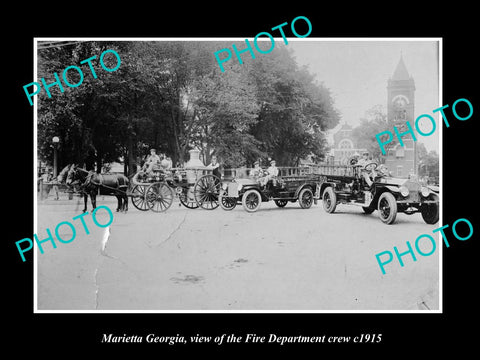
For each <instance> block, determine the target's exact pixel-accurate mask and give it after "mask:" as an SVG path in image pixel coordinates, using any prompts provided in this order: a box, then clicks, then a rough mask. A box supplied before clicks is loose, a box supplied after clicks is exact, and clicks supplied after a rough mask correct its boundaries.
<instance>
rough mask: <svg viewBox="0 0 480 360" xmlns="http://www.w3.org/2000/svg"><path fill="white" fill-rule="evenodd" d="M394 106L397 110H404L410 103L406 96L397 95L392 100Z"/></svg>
mask: <svg viewBox="0 0 480 360" xmlns="http://www.w3.org/2000/svg"><path fill="white" fill-rule="evenodd" d="M392 103H393V106H394V107H395V108H397V109H404V108H405V106H407V104H409V103H410V101H409V100H408V98H407V97H406V96H405V95H397V96H395V97H394V98H393V99H392Z"/></svg>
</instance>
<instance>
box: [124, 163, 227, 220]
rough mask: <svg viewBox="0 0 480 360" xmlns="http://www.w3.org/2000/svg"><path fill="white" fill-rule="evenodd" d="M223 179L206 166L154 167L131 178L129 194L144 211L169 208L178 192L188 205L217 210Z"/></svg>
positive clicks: (158, 210) (189, 206) (181, 200)
mask: <svg viewBox="0 0 480 360" xmlns="http://www.w3.org/2000/svg"><path fill="white" fill-rule="evenodd" d="M220 181H221V180H220V179H219V178H218V177H216V176H215V175H213V174H212V170H210V169H205V168H188V169H183V168H173V169H170V170H158V169H157V170H154V171H153V173H151V174H148V173H146V172H143V171H140V172H138V173H137V174H135V176H134V177H133V178H132V187H131V190H130V191H129V192H128V196H130V197H131V198H132V203H133V205H134V206H135V207H136V208H137V209H138V210H141V211H146V210H152V211H155V212H163V211H166V210H167V209H168V208H170V206H171V205H172V203H173V199H174V198H175V193H176V194H177V196H178V198H179V200H180V203H181V204H182V205H183V206H185V207H187V208H189V209H196V208H198V207H201V208H202V209H206V210H213V209H216V208H217V207H218V205H219V203H218V194H219V191H220Z"/></svg>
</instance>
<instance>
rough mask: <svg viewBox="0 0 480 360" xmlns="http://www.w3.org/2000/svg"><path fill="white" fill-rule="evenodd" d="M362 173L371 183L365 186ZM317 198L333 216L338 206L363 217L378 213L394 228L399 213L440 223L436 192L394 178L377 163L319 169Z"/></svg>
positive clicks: (426, 187) (414, 183)
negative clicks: (356, 210) (348, 207)
mask: <svg viewBox="0 0 480 360" xmlns="http://www.w3.org/2000/svg"><path fill="white" fill-rule="evenodd" d="M362 171H365V172H366V174H367V175H368V176H369V177H370V179H371V180H372V181H373V183H372V184H371V185H368V184H367V182H366V179H365V178H364V175H363V173H362ZM315 172H316V173H321V174H322V176H321V177H320V181H321V184H320V194H321V197H322V201H323V208H324V209H325V211H326V212H327V213H333V212H334V211H335V208H336V206H337V204H349V205H356V206H360V207H362V209H363V211H364V212H365V213H366V214H371V213H372V212H374V211H375V210H378V214H379V216H380V220H381V221H383V222H384V223H385V224H393V223H394V222H395V219H396V216H397V213H398V212H402V213H405V214H407V215H411V214H414V213H417V212H420V213H421V215H422V218H423V220H424V221H425V222H426V223H427V224H435V223H436V222H437V221H438V219H439V188H438V187H437V186H432V185H422V184H420V183H419V182H418V181H415V180H412V179H404V178H395V177H391V176H389V175H387V174H386V173H384V172H383V171H382V170H381V169H377V164H376V163H370V164H367V165H366V166H365V167H363V169H362V168H361V167H359V166H333V165H331V166H321V167H317V168H316V169H315Z"/></svg>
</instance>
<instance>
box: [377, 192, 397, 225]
mask: <svg viewBox="0 0 480 360" xmlns="http://www.w3.org/2000/svg"><path fill="white" fill-rule="evenodd" d="M378 213H379V215H380V220H382V222H384V223H385V224H387V225H390V224H393V223H394V221H395V218H396V217H397V200H396V199H395V196H393V195H392V194H391V193H389V192H384V193H383V194H382V195H380V199H378Z"/></svg>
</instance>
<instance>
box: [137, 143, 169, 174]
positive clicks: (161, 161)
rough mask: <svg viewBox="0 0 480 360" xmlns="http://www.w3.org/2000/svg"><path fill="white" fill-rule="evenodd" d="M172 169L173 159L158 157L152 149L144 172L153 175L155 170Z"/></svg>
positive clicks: (143, 168)
mask: <svg viewBox="0 0 480 360" xmlns="http://www.w3.org/2000/svg"><path fill="white" fill-rule="evenodd" d="M171 168H172V159H170V158H169V157H167V156H164V155H162V156H158V155H157V152H156V150H155V149H150V155H148V156H147V158H146V160H145V163H144V164H143V167H142V170H143V171H145V172H147V173H151V172H152V171H153V170H154V169H155V170H156V169H161V170H170V169H171Z"/></svg>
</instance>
